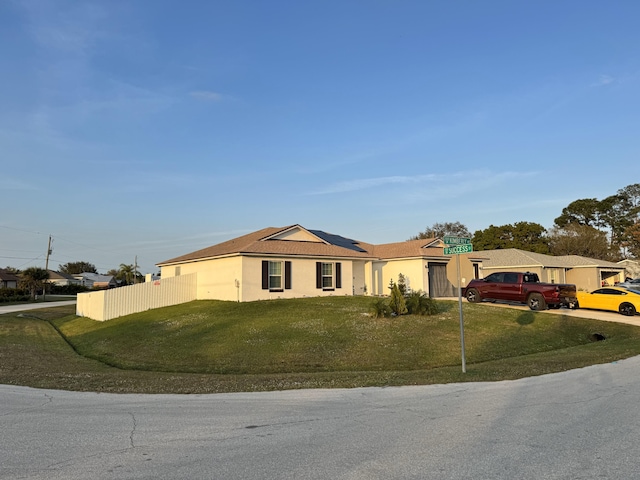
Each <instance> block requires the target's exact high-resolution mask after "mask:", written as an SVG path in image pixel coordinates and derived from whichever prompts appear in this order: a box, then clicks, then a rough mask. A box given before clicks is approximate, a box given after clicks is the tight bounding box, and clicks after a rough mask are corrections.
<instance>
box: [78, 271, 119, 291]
mask: <svg viewBox="0 0 640 480" xmlns="http://www.w3.org/2000/svg"><path fill="white" fill-rule="evenodd" d="M73 277H74V278H75V279H76V280H78V281H79V282H80V285H83V286H85V287H87V288H114V287H117V286H118V282H117V281H116V279H115V277H113V276H112V275H100V274H99V273H92V272H84V273H80V274H78V275H74V276H73Z"/></svg>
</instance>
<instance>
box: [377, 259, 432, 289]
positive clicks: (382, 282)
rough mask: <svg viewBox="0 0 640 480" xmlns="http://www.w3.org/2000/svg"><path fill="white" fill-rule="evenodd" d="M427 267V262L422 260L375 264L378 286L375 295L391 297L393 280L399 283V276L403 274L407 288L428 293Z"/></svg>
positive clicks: (390, 261)
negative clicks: (390, 285)
mask: <svg viewBox="0 0 640 480" xmlns="http://www.w3.org/2000/svg"><path fill="white" fill-rule="evenodd" d="M426 265H427V262H426V261H425V260H422V259H420V258H414V259H403V260H388V261H380V262H373V271H374V274H375V280H376V281H375V284H376V286H377V289H376V290H375V291H374V295H389V294H390V290H389V283H390V282H391V280H393V281H394V282H395V283H398V276H399V275H400V274H401V273H402V275H404V278H405V283H406V285H407V287H409V288H410V289H411V290H413V291H418V290H422V291H423V292H428V289H429V281H428V278H429V277H428V271H427V269H426Z"/></svg>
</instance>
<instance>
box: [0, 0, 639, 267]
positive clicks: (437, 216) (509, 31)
mask: <svg viewBox="0 0 640 480" xmlns="http://www.w3.org/2000/svg"><path fill="white" fill-rule="evenodd" d="M638 18H640V2H637V1H615V0H609V1H589V0H579V1H562V0H555V1H530V2H524V1H493V0H484V1H457V2H451V1H445V0H442V1H429V0H420V1H401V0H398V1H391V0H384V1H382V0H367V1H364V0H362V1H355V0H353V1H349V0H340V1H337V0H335V1H333V0H322V1H320V0H318V1H299V0H291V1H280V0H270V1H243V0H234V1H213V0H212V1H194V0H182V1H179V2H178V1H173V0H171V1H169V0H131V1H130V0H127V1H124V0H104V1H91V0H88V1H82V2H80V1H75V0H74V1H67V0H25V1H23V0H4V1H1V2H0V59H1V60H0V78H2V87H3V88H2V89H0V105H1V106H2V108H0V166H1V170H0V192H1V194H2V199H3V207H2V210H1V211H2V214H1V215H0V266H13V267H17V268H27V267H29V266H41V267H44V258H45V254H46V248H47V240H48V237H49V235H52V237H53V253H52V255H51V258H50V262H49V266H50V267H52V268H54V269H56V268H57V267H58V265H60V264H64V263H67V262H73V261H88V262H91V263H93V264H95V265H96V267H97V268H98V270H99V271H100V272H106V271H107V270H109V269H111V268H117V267H118V266H119V265H120V264H121V263H127V264H129V263H131V264H133V263H134V261H135V259H136V257H137V261H138V264H139V267H140V271H141V272H142V273H150V272H155V271H157V269H156V267H155V264H156V263H158V262H160V261H163V260H167V259H169V258H172V257H174V256H178V255H182V254H184V253H188V252H191V251H194V250H197V249H200V248H203V247H206V246H209V245H213V244H216V243H219V242H222V241H224V240H228V239H230V238H233V237H235V236H239V235H242V234H245V233H248V232H251V231H255V230H258V229H260V228H263V227H267V226H285V225H291V224H296V223H298V224H301V225H303V226H305V227H307V228H311V229H320V230H325V231H327V232H330V233H335V234H340V235H343V236H347V237H350V238H355V239H359V240H363V241H366V242H370V243H387V242H395V241H403V240H406V239H408V238H409V237H410V236H412V235H415V234H417V233H418V232H420V231H422V230H424V229H425V228H426V227H427V226H430V225H432V224H434V223H436V222H455V221H459V222H462V223H463V224H465V225H466V226H467V227H468V229H469V230H470V231H471V232H472V233H473V232H474V231H476V230H480V229H485V228H487V227H488V226H489V225H492V224H493V225H504V224H507V223H514V222H518V221H528V222H536V223H540V224H541V225H543V226H544V227H546V228H550V227H552V226H553V220H554V219H555V218H556V217H557V216H559V215H560V213H561V211H562V208H563V207H565V206H567V205H568V204H569V203H570V202H572V201H573V200H577V199H581V198H599V199H602V198H605V197H607V196H609V195H612V194H614V193H616V192H617V190H619V189H621V188H624V187H626V186H627V185H630V184H634V183H638V181H640V158H639V155H638V153H639V152H640V147H639V146H638V145H639V141H640V135H639V127H640V122H639V112H640V88H639V87H640V50H639V46H640V28H638Z"/></svg>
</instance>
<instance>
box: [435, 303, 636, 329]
mask: <svg viewBox="0 0 640 480" xmlns="http://www.w3.org/2000/svg"><path fill="white" fill-rule="evenodd" d="M447 300H455V301H458V298H453V297H451V298H447ZM462 301H463V302H464V303H467V300H466V299H462ZM483 305H491V306H495V307H500V308H515V309H517V310H524V311H531V310H530V309H529V307H527V306H526V305H520V304H514V303H507V302H495V303H494V302H483ZM544 313H552V314H555V315H567V316H569V317H578V318H591V319H593V320H602V321H603V322H617V323H628V324H629V325H635V326H637V327H640V315H635V316H633V317H626V316H624V315H620V314H619V313H617V312H607V311H602V310H588V309H586V308H578V309H575V310H571V309H569V308H558V309H555V310H553V309H549V310H545V311H544Z"/></svg>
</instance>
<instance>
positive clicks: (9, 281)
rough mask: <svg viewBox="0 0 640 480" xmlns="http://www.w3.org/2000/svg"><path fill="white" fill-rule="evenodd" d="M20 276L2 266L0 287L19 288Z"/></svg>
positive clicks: (0, 269)
mask: <svg viewBox="0 0 640 480" xmlns="http://www.w3.org/2000/svg"><path fill="white" fill-rule="evenodd" d="M19 281H20V277H18V276H17V275H14V274H13V273H9V272H7V271H6V270H4V269H2V268H0V288H18V282H19Z"/></svg>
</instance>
